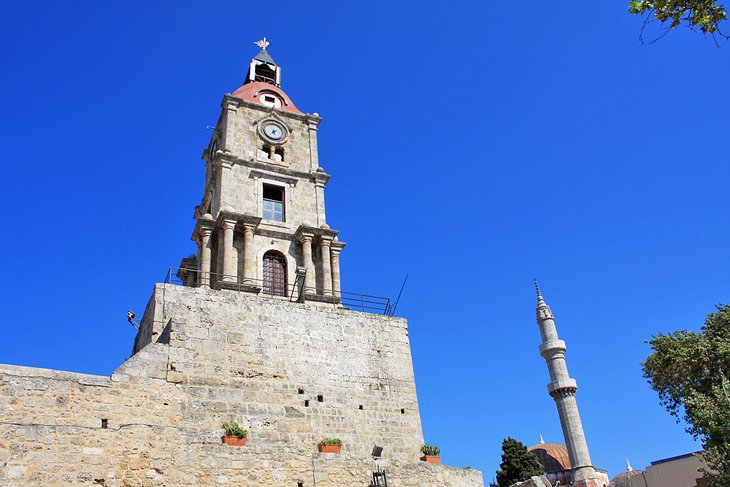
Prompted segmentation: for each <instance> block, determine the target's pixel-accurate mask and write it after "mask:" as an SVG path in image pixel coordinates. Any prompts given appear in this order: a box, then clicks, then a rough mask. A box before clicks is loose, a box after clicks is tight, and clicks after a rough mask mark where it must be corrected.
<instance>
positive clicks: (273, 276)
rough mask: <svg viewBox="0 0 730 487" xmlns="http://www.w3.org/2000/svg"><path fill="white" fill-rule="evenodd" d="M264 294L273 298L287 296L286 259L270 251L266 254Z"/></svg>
mask: <svg viewBox="0 0 730 487" xmlns="http://www.w3.org/2000/svg"><path fill="white" fill-rule="evenodd" d="M263 287H264V288H263V292H264V293H265V294H271V295H273V296H286V288H287V286H286V258H285V257H284V256H283V255H282V254H280V253H279V252H276V251H275V250H269V251H268V252H266V253H265V254H264V286H263Z"/></svg>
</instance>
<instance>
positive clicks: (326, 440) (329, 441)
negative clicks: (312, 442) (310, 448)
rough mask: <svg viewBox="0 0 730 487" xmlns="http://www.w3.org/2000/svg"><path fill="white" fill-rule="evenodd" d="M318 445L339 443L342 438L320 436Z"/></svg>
mask: <svg viewBox="0 0 730 487" xmlns="http://www.w3.org/2000/svg"><path fill="white" fill-rule="evenodd" d="M319 444H320V445H341V444H342V440H341V439H339V438H322V439H321V440H319Z"/></svg>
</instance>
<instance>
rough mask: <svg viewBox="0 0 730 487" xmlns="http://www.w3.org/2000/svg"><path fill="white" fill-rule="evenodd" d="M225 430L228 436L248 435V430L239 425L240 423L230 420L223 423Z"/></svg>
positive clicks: (242, 436) (240, 436)
mask: <svg viewBox="0 0 730 487" xmlns="http://www.w3.org/2000/svg"><path fill="white" fill-rule="evenodd" d="M223 430H224V431H225V432H226V436H236V437H238V438H245V437H246V436H248V431H246V430H245V429H243V428H241V427H240V426H238V423H235V422H230V423H229V422H228V421H226V422H225V423H223Z"/></svg>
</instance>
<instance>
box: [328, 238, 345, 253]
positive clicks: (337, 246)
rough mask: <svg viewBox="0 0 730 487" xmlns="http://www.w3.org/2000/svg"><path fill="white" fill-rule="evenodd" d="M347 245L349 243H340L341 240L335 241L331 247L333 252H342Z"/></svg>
mask: <svg viewBox="0 0 730 487" xmlns="http://www.w3.org/2000/svg"><path fill="white" fill-rule="evenodd" d="M345 245H347V242H340V241H339V240H335V241H333V242H332V244H331V245H330V247H331V248H332V251H333V252H342V249H344V248H345Z"/></svg>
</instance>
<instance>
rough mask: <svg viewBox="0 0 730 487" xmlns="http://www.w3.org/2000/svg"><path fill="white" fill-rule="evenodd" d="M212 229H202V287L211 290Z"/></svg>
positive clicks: (200, 281) (200, 278) (200, 280)
mask: <svg viewBox="0 0 730 487" xmlns="http://www.w3.org/2000/svg"><path fill="white" fill-rule="evenodd" d="M212 233H213V231H212V229H210V228H201V229H200V267H199V269H200V277H199V281H198V282H199V283H200V287H204V288H206V289H209V288H210V235H211V234H212Z"/></svg>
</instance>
